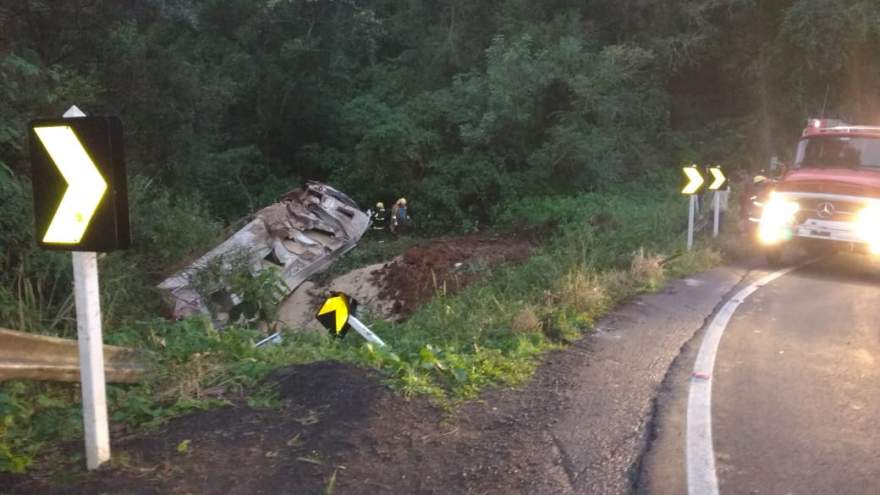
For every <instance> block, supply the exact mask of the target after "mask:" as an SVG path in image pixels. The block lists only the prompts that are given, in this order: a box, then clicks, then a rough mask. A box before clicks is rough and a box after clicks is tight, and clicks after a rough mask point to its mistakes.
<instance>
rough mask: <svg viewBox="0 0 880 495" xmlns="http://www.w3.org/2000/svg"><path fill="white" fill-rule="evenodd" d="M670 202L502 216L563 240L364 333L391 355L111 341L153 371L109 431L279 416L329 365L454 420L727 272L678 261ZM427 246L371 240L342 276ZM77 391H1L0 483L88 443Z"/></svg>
mask: <svg viewBox="0 0 880 495" xmlns="http://www.w3.org/2000/svg"><path fill="white" fill-rule="evenodd" d="M662 189H664V188H659V187H658V188H652V189H644V190H642V189H630V190H627V191H616V192H611V193H604V194H582V195H579V196H575V197H551V198H539V199H527V200H521V201H518V202H516V203H513V204H510V205H505V206H503V207H502V208H499V210H498V212H497V223H498V224H499V225H502V226H503V225H508V226H511V227H516V228H523V227H536V228H538V227H542V226H554V227H555V228H554V230H553V231H555V232H556V233H555V234H553V235H551V236H550V237H549V239H548V240H547V242H546V243H545V244H544V245H543V246H541V247H539V248H538V249H537V250H536V252H535V253H534V254H533V256H532V257H531V258H530V259H529V260H528V261H527V262H526V263H524V264H522V265H519V266H508V267H501V268H498V269H496V270H495V271H494V273H493V274H492V275H491V276H490V277H489V278H488V279H487V280H486V281H484V282H482V283H479V284H477V285H474V286H471V287H468V288H466V289H464V290H463V291H461V292H459V293H457V294H456V295H454V296H444V295H439V294H438V295H437V296H436V297H435V298H434V299H433V300H432V301H431V302H430V303H428V304H427V305H425V306H423V307H422V308H420V309H419V311H418V312H417V313H415V314H414V315H413V316H412V317H411V318H410V319H409V320H407V321H405V322H402V323H390V322H384V321H371V322H368V323H369V324H370V325H371V327H372V328H373V330H374V331H375V332H376V333H377V334H379V335H380V336H381V337H382V338H383V339H384V340H385V342H387V343H388V347H387V348H377V347H375V346H373V345H370V344H367V343H365V342H364V341H363V339H361V338H359V336H358V335H357V334H355V333H353V332H352V333H351V334H350V335H349V336H348V337H347V338H346V339H345V340H341V341H340V340H336V339H332V338H331V337H330V336H329V335H327V334H324V333H314V332H305V333H301V332H298V333H287V334H286V335H285V338H284V341H283V343H282V344H281V345H276V346H268V347H264V348H260V349H257V348H255V347H254V346H253V343H254V342H255V341H256V340H257V339H258V338H260V335H259V333H258V332H256V331H254V330H251V329H248V328H237V327H233V328H228V329H226V330H224V331H223V332H217V331H215V330H214V329H213V328H211V326H210V325H209V324H208V323H206V322H204V321H202V320H198V319H191V320H186V321H182V322H168V321H165V320H152V321H145V322H136V323H130V324H128V325H126V326H123V327H117V328H112V329H109V330H108V332H107V340H108V343H112V344H118V345H127V346H132V347H138V348H144V349H148V350H150V351H151V352H152V355H153V357H154V363H153V364H154V370H155V371H154V372H153V373H152V374H151V375H150V376H149V377H148V379H147V380H146V381H144V382H143V383H140V384H136V385H130V386H115V385H111V386H109V387H108V399H109V404H110V409H111V411H110V412H111V418H112V421H113V422H114V423H115V424H117V425H122V426H125V427H127V428H128V429H129V430H138V429H142V428H150V427H154V426H156V425H160V424H162V423H163V422H165V421H167V420H168V419H169V418H173V417H175V416H178V415H180V414H183V413H186V412H189V411H193V410H199V409H206V408H210V407H215V406H217V405H219V404H225V403H229V402H236V401H248V402H249V403H250V405H251V406H253V407H274V406H275V405H277V403H278V401H277V396H276V395H274V391H273V390H272V389H271V387H267V386H266V385H265V383H264V382H263V380H264V378H265V377H266V376H267V375H268V374H269V373H271V371H272V370H274V369H277V368H280V367H284V366H288V365H292V364H300V363H308V362H312V361H317V360H328V359H333V360H340V361H347V362H353V363H357V364H359V365H363V366H367V367H372V368H376V369H378V370H380V371H381V372H382V373H383V374H384V376H386V378H387V382H388V383H389V384H391V385H392V386H393V387H394V388H396V389H397V390H399V391H400V392H401V393H403V394H405V395H408V396H411V395H415V394H422V395H427V396H429V397H431V398H432V399H433V400H434V401H436V402H437V403H439V404H443V405H446V406H450V407H454V405H455V404H456V403H457V402H459V401H461V400H466V399H470V398H474V397H477V396H478V395H479V394H480V392H481V391H483V390H485V389H486V388H487V387H495V386H516V385H520V384H523V383H525V382H526V381H527V380H528V379H529V378H530V377H531V376H532V374H533V373H534V371H535V369H536V368H537V366H538V365H539V363H540V360H541V357H542V355H543V354H544V353H546V352H547V351H549V350H552V349H559V348H562V347H564V346H565V345H567V344H568V343H570V342H571V341H573V340H574V339H577V338H578V337H580V336H582V335H584V334H585V333H587V332H589V331H590V330H591V329H592V328H593V325H594V323H595V321H596V320H597V319H598V318H600V317H602V316H603V315H604V314H606V313H607V312H608V311H609V310H611V309H612V308H613V307H614V306H615V305H616V304H618V303H619V302H620V301H622V300H624V299H626V298H628V297H631V296H633V295H635V294H638V293H641V292H646V291H651V290H655V289H657V288H659V287H661V286H662V285H663V283H664V281H665V280H666V278H667V277H670V276H682V275H685V274H688V273H692V272H694V271H699V270H703V269H705V268H708V267H710V266H712V265H713V264H717V263H718V262H720V259H721V258H720V255H719V254H718V251H717V250H716V249H715V248H713V247H711V246H709V247H704V248H700V249H697V250H695V251H693V252H691V253H687V254H683V255H680V256H674V257H673V256H672V255H673V254H674V253H677V252H679V251H680V250H681V248H682V245H683V237H682V235H681V232H682V230H683V228H684V225H685V223H684V222H685V213H686V207H685V202H684V201H683V200H682V199H681V197H679V196H674V195H671V194H660V193H658V192H657V191H658V190H662ZM665 189H667V190H673V188H671V187H670V188H665ZM419 242H423V241H421V240H418V239H412V238H406V237H404V238H400V239H397V240H389V241H386V242H384V243H378V242H375V241H374V240H370V239H368V240H367V241H365V242H364V243H363V245H362V246H361V247H359V248H358V249H357V250H355V251H353V252H352V253H350V254H349V256H347V257H346V258H344V259H343V260H341V261H340V262H339V263H338V264H337V267H336V268H335V273H341V272H343V271H346V270H348V269H350V268H354V267H356V266H361V265H363V264H369V263H372V262H376V261H380V260H383V259H388V257H389V256H390V255H391V256H393V255H394V254H396V253H400V252H402V251H403V250H404V249H406V248H407V247H409V246H411V245H413V244H415V243H419ZM670 258H672V259H671V261H669V262H667V263H664V260H667V259H670ZM72 390H73V389H72V387H69V386H65V385H45V384H35V383H23V382H19V383H13V384H9V385H6V386H3V387H2V388H0V470H6V471H20V470H22V469H25V468H27V467H28V465H29V464H30V462H31V461H32V460H33V459H34V458H37V457H39V456H40V455H42V454H43V453H44V452H47V449H46V448H45V447H46V446H47V445H50V444H52V443H55V442H57V441H58V440H64V439H73V438H76V437H77V436H79V435H80V425H79V411H78V405H77V404H76V397H75V394H74V393H73V392H72Z"/></svg>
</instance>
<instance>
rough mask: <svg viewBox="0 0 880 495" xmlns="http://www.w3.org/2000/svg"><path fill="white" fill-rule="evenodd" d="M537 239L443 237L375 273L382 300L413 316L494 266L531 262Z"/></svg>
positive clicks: (398, 313)
mask: <svg viewBox="0 0 880 495" xmlns="http://www.w3.org/2000/svg"><path fill="white" fill-rule="evenodd" d="M532 245H533V244H532V239H531V238H530V237H529V236H527V235H524V234H509V235H504V236H495V237H487V236H480V235H470V236H465V237H456V238H452V239H443V240H440V241H437V242H434V243H432V244H430V245H427V246H417V247H413V248H410V249H408V250H407V251H406V252H404V253H403V256H400V257H398V258H397V259H395V260H393V261H392V262H391V263H388V264H386V265H385V266H384V267H382V269H380V270H377V271H375V272H373V282H374V283H375V284H376V285H377V286H379V287H381V289H380V292H379V297H380V299H383V300H386V301H393V305H392V311H393V313H394V314H395V315H399V316H404V317H406V316H409V315H411V314H412V313H413V312H414V311H415V310H416V309H417V308H418V307H419V306H420V305H422V304H424V303H426V302H427V301H429V300H430V299H431V298H432V297H434V296H435V295H436V294H445V295H449V294H454V293H456V292H458V291H459V290H461V289H462V288H464V287H467V286H468V285H471V284H473V283H474V282H477V281H479V280H482V279H483V278H485V277H486V276H487V275H488V274H489V273H490V268H492V267H494V266H496V265H500V264H504V263H518V262H522V261H524V260H526V259H527V258H528V257H529V254H530V253H531V250H532Z"/></svg>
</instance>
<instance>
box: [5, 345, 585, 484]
mask: <svg viewBox="0 0 880 495" xmlns="http://www.w3.org/2000/svg"><path fill="white" fill-rule="evenodd" d="M553 360H554V359H553V356H551V358H550V360H549V361H551V362H552V361H553ZM569 361H570V360H566V359H563V360H561V361H560V362H559V364H557V365H553V364H551V365H550V367H549V368H548V367H544V368H543V370H545V371H542V372H541V373H539V375H538V377H537V378H536V380H535V381H534V382H533V383H532V385H530V386H529V387H528V388H526V389H524V390H519V391H506V390H496V391H491V392H489V393H488V394H486V395H484V398H483V400H480V401H478V402H471V403H467V404H464V405H463V406H462V407H461V409H460V410H459V411H458V413H457V414H446V413H444V412H443V411H441V410H439V409H437V408H436V407H434V406H432V405H431V404H430V403H429V402H428V401H427V400H426V399H424V398H415V399H411V400H406V399H404V398H402V397H400V396H399V395H397V394H395V393H394V392H393V391H392V390H390V389H389V388H388V387H386V386H384V385H383V384H382V382H381V377H380V376H379V374H378V373H376V372H374V371H368V370H364V369H361V368H358V367H355V366H353V365H350V364H343V363H338V362H317V363H312V364H307V365H303V366H296V367H291V368H287V369H285V370H281V371H279V372H277V373H276V374H275V375H274V376H273V378H272V379H274V380H277V381H278V383H279V391H280V398H281V405H280V407H278V408H270V409H254V408H251V407H248V406H246V405H243V404H240V405H235V406H230V407H225V408H222V409H217V410H212V411H205V412H198V413H193V414H190V415H188V416H184V417H182V418H178V419H176V420H174V421H172V422H171V423H170V424H169V425H167V426H166V427H164V428H162V429H161V430H159V431H155V432H152V433H147V434H144V435H143V436H141V437H138V438H134V439H129V440H123V441H120V442H115V443H114V445H113V449H114V451H113V454H114V459H115V460H116V463H117V465H116V466H114V467H112V468H109V469H105V470H102V471H100V472H98V473H96V474H92V475H84V476H83V478H82V479H79V480H75V481H67V482H59V481H57V478H56V481H54V482H53V481H50V480H49V479H48V478H43V477H40V476H39V475H31V477H7V478H6V479H4V478H2V477H0V493H10V494H34V495H39V494H94V493H113V494H214V493H222V494H225V495H236V494H278V493H285V494H288V493H289V494H320V493H325V492H327V491H329V490H328V489H329V487H330V485H331V484H332V485H333V488H334V489H335V493H339V494H385V493H387V494H401V493H426V494H446V493H533V492H536V491H537V492H542V493H554V492H556V491H557V489H559V488H560V487H562V486H564V477H565V473H564V471H563V468H562V464H561V463H562V459H561V458H560V456H559V454H558V452H557V451H556V447H555V444H554V442H553V440H552V438H551V437H550V435H548V434H547V427H548V426H549V425H550V424H551V423H552V420H551V419H549V418H552V417H553V416H554V412H555V411H557V410H558V409H559V407H560V400H561V399H562V397H563V395H564V394H563V393H562V392H561V391H560V390H564V387H560V384H561V381H560V380H562V381H564V379H560V378H559V377H560V376H566V373H565V372H564V371H565V368H567V367H569V366H572V365H574V364H575V363H573V362H569ZM560 365H561V366H562V367H563V369H559V366H560ZM184 441H188V448H186V449H184V450H185V452H180V451H179V449H178V447H179V446H180V445H181V442H184ZM69 448H70V449H71V450H73V449H78V448H79V445H76V446H70V447H69ZM70 467H71V468H72V469H74V470H76V469H77V468H76V467H75V466H70ZM79 469H81V468H79ZM334 473H335V476H334ZM334 477H335V481H333V479H334Z"/></svg>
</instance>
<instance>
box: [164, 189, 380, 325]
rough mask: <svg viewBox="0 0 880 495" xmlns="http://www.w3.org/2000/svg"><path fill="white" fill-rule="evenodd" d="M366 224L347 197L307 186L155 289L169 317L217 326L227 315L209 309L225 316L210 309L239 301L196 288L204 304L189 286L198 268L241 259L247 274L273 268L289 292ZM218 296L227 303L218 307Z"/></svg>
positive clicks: (220, 291)
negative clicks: (202, 318)
mask: <svg viewBox="0 0 880 495" xmlns="http://www.w3.org/2000/svg"><path fill="white" fill-rule="evenodd" d="M369 225H370V219H369V217H368V216H367V215H366V213H364V212H362V211H361V210H360V209H359V208H358V206H357V204H356V203H355V202H354V201H352V200H351V198H349V197H348V196H346V195H345V194H343V193H341V192H339V191H337V190H336V189H334V188H332V187H330V186H328V185H326V184H321V183H318V182H309V183H308V184H307V185H306V187H304V188H302V189H296V190H293V191H291V192H289V193H287V194H286V195H284V196H283V197H282V198H281V200H280V201H279V202H277V203H275V204H272V205H270V206H267V207H266V208H263V209H262V210H260V211H259V212H257V213H256V215H254V218H253V219H252V220H251V221H250V222H249V223H248V224H247V225H245V226H244V227H243V228H242V229H241V230H239V231H238V232H236V233H235V234H233V235H232V236H231V237H229V238H228V239H227V240H226V241H224V242H223V243H222V244H220V245H218V246H217V247H215V248H214V249H212V250H211V251H209V252H208V253H207V254H205V255H204V256H202V257H201V258H199V259H198V260H196V261H195V262H194V263H192V264H191V265H189V266H187V267H186V268H184V269H183V270H181V271H179V272H177V273H175V274H174V275H172V276H171V277H169V278H168V279H166V280H164V281H163V282H162V283H161V284H159V289H161V290H162V291H163V292H164V293H165V294H166V297H167V299H168V302H169V303H170V304H171V306H172V315H173V317H175V318H184V317H186V316H190V315H194V314H205V315H208V316H210V317H211V318H212V319H213V320H214V321H215V322H218V323H221V324H222V323H224V322H225V320H226V319H228V314H212V308H213V309H214V313H221V312H222V313H225V311H218V310H217V309H216V308H217V307H225V308H228V307H231V306H234V305H236V304H238V303H239V302H241V301H240V300H238V297H237V296H236V295H235V294H231V293H230V290H229V287H210V288H208V289H206V288H205V287H201V288H200V289H201V291H202V292H209V294H207V295H206V296H207V297H210V299H211V302H212V304H210V305H209V304H208V302H207V301H205V300H204V298H203V295H202V294H200V292H199V290H197V288H196V287H195V286H196V285H198V284H196V279H197V274H198V273H199V272H200V271H201V270H203V269H205V268H206V267H208V266H209V265H212V264H214V263H220V264H221V265H224V266H226V268H229V266H227V265H231V262H230V261H229V260H231V259H238V260H243V262H245V263H247V266H248V269H249V270H250V272H251V274H253V275H256V274H258V273H260V272H261V271H263V270H267V269H273V270H278V271H279V274H280V278H281V280H283V282H284V284H285V285H286V286H287V287H286V290H287V292H288V293H289V292H291V291H293V290H294V289H296V288H297V287H298V286H299V285H300V284H302V283H303V282H304V281H305V280H306V279H307V278H309V277H310V276H312V275H314V274H315V273H318V272H320V271H322V270H323V269H325V268H326V267H327V266H329V265H330V264H331V263H332V262H333V261H334V260H336V259H337V258H339V257H340V256H342V255H343V254H345V253H346V252H348V251H349V250H351V249H352V248H353V247H355V245H356V244H357V242H358V241H359V240H360V239H361V237H363V235H364V233H365V232H366V231H367V229H368V228H369ZM224 298H225V299H228V301H226V302H225V303H224V302H223V301H220V302H219V303H218V300H222V299H224Z"/></svg>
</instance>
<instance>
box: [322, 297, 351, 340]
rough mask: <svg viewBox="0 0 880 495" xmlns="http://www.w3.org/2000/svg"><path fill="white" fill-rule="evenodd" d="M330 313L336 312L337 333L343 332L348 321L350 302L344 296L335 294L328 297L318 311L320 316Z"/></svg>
mask: <svg viewBox="0 0 880 495" xmlns="http://www.w3.org/2000/svg"><path fill="white" fill-rule="evenodd" d="M328 313H336V314H335V317H336V333H339V332H341V331H342V329H343V328H345V323H346V322H347V321H348V302H347V301H346V300H345V298H344V297H343V296H333V297H331V298H329V299H327V300H326V301H324V305H323V306H321V309H320V310H319V311H318V316H324V315H326V314H328Z"/></svg>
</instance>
